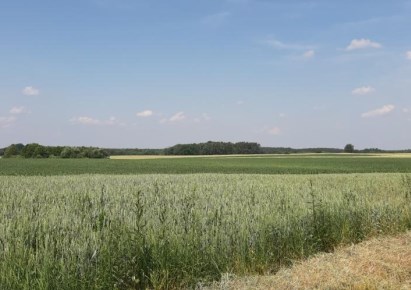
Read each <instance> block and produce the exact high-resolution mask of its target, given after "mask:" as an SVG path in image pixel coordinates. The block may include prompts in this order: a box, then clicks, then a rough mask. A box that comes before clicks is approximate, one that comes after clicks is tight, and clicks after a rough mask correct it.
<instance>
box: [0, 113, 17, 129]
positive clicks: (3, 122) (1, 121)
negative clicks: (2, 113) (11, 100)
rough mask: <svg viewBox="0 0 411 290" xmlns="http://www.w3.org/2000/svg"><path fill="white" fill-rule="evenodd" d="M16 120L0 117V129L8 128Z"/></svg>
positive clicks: (14, 118)
mask: <svg viewBox="0 0 411 290" xmlns="http://www.w3.org/2000/svg"><path fill="white" fill-rule="evenodd" d="M16 120H17V118H16V117H14V116H11V117H0V128H7V127H10V126H11V125H12V124H13V123H14V122H15V121H16Z"/></svg>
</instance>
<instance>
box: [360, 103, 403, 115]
mask: <svg viewBox="0 0 411 290" xmlns="http://www.w3.org/2000/svg"><path fill="white" fill-rule="evenodd" d="M394 109H395V106H394V105H385V106H382V107H381V108H378V109H375V110H372V111H369V112H365V113H363V114H362V115H361V117H363V118H371V117H378V116H383V115H387V114H389V113H391V112H392V111H393V110H394Z"/></svg>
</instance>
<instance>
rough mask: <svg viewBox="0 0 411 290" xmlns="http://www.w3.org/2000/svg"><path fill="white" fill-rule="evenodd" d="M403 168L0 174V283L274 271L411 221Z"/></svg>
mask: <svg viewBox="0 0 411 290" xmlns="http://www.w3.org/2000/svg"><path fill="white" fill-rule="evenodd" d="M33 161H34V160H33ZM72 161H79V160H72ZM410 178H411V175H409V174H408V175H404V174H363V175H358V174H355V175H326V176H325V175H277V176H272V175H221V174H198V175H141V176H98V175H97V176H96V175H95V176H90V175H83V176H58V177H38V176H36V177H21V176H19V177H13V176H7V177H0V188H1V194H2V203H1V207H0V216H2V217H3V219H2V222H1V223H0V233H1V235H0V255H1V259H0V273H1V275H0V289H33V290H37V289H148V288H151V289H183V288H186V287H190V288H194V287H195V285H196V284H198V283H199V282H202V283H205V282H208V281H212V280H217V279H219V278H220V277H221V275H222V274H223V273H227V272H230V273H235V274H239V275H241V274H261V273H269V272H275V271H277V270H278V269H279V267H281V266H284V265H289V264H290V261H293V260H296V259H301V258H305V257H307V256H310V255H312V254H315V253H317V252H318V251H331V250H332V249H333V248H334V247H335V246H337V245H340V244H344V243H346V244H350V243H353V242H359V241H361V240H363V239H366V238H369V237H371V236H375V235H380V234H392V233H396V232H400V231H405V230H407V229H409V228H411V203H410V202H409V199H408V197H407V196H406V195H404V192H408V191H409V183H408V180H409V179H410Z"/></svg>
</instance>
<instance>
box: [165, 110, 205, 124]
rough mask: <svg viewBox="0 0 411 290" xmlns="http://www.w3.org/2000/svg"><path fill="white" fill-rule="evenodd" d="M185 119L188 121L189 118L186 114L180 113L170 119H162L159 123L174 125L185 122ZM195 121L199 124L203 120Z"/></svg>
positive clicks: (197, 119)
mask: <svg viewBox="0 0 411 290" xmlns="http://www.w3.org/2000/svg"><path fill="white" fill-rule="evenodd" d="M185 119H187V117H186V115H185V114H184V112H178V113H176V114H174V115H173V116H171V117H170V118H163V119H160V121H159V123H160V124H165V123H174V122H180V121H184V120H185ZM194 121H195V122H199V121H201V118H196V119H194Z"/></svg>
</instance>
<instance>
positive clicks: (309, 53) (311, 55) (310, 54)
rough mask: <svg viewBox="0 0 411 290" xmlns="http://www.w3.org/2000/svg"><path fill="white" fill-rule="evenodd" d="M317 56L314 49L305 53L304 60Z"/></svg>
mask: <svg viewBox="0 0 411 290" xmlns="http://www.w3.org/2000/svg"><path fill="white" fill-rule="evenodd" d="M314 56H315V51H314V50H313V49H310V50H307V51H306V52H304V53H303V58H305V59H310V58H313V57H314Z"/></svg>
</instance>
